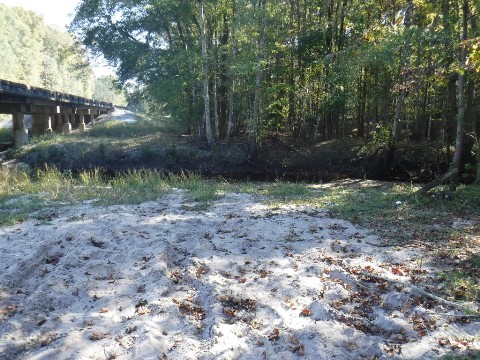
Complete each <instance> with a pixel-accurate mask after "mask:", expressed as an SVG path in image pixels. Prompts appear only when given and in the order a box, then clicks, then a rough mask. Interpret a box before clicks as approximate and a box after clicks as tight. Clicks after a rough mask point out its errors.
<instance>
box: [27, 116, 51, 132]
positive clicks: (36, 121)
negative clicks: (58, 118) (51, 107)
mask: <svg viewBox="0 0 480 360" xmlns="http://www.w3.org/2000/svg"><path fill="white" fill-rule="evenodd" d="M32 131H33V136H40V135H43V134H52V133H53V130H52V116H51V114H49V113H47V112H41V113H35V114H32Z"/></svg>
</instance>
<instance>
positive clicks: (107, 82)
mask: <svg viewBox="0 0 480 360" xmlns="http://www.w3.org/2000/svg"><path fill="white" fill-rule="evenodd" d="M0 49H2V56H1V58H0V79H4V80H10V81H14V82H19V83H24V84H27V85H30V86H37V87H41V88H45V89H49V90H55V91H59V92H63V93H67V94H73V95H78V96H82V97H86V98H96V99H99V100H102V101H109V102H115V103H117V104H118V105H125V104H126V103H125V99H124V97H123V95H122V94H121V92H120V94H118V93H119V92H118V91H117V90H116V88H115V86H114V85H113V82H114V77H113V76H101V77H99V78H97V79H96V78H95V76H94V73H93V70H92V67H91V65H90V64H89V62H88V59H87V55H86V49H85V47H84V46H83V45H81V44H79V43H78V42H76V41H75V40H74V38H73V37H72V36H71V35H70V34H68V33H67V32H66V31H61V30H59V29H56V28H53V27H51V26H48V25H45V23H44V21H43V19H42V18H41V17H40V16H39V15H37V14H35V13H34V12H32V11H28V10H25V9H23V8H20V7H9V6H7V5H4V4H1V3H0Z"/></svg>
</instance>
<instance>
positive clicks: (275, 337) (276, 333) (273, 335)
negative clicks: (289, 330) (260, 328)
mask: <svg viewBox="0 0 480 360" xmlns="http://www.w3.org/2000/svg"><path fill="white" fill-rule="evenodd" d="M279 337H280V330H279V329H278V328H275V329H273V331H272V332H271V333H270V335H268V340H270V341H277V340H278V338H279Z"/></svg>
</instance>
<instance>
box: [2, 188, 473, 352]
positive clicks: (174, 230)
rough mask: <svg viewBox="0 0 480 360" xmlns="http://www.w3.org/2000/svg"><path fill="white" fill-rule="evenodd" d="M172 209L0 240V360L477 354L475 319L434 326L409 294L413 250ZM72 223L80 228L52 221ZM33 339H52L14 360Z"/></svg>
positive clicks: (241, 209) (123, 210) (427, 282)
mask: <svg viewBox="0 0 480 360" xmlns="http://www.w3.org/2000/svg"><path fill="white" fill-rule="evenodd" d="M185 201H186V200H185V194H184V193H183V192H182V191H174V192H172V193H170V194H166V195H165V196H163V197H161V198H159V199H158V200H156V201H151V202H148V203H144V204H141V205H135V206H126V205H122V206H111V207H105V208H102V207H95V208H94V207H93V206H92V205H90V204H84V205H82V206H80V207H72V208H70V209H64V210H63V211H62V212H61V213H59V216H58V217H55V218H53V219H52V220H51V224H49V225H48V226H47V225H39V226H35V223H34V222H29V221H27V222H24V223H22V224H19V225H16V226H14V227H8V228H0V249H1V251H0V264H3V265H2V266H3V267H4V270H3V271H2V272H1V273H0V280H1V283H2V284H5V285H4V286H3V287H2V289H1V290H0V315H1V316H0V321H1V322H2V323H1V324H2V327H1V333H0V336H1V338H2V339H4V338H5V339H9V341H8V342H0V353H1V354H2V356H3V354H6V356H7V358H8V357H9V356H10V357H18V356H20V357H24V358H28V357H31V358H33V357H42V356H47V355H46V354H47V353H48V354H50V353H49V352H52V351H58V352H59V354H60V353H61V354H62V356H64V357H68V356H70V357H75V356H78V354H79V353H81V354H82V356H84V357H89V356H90V357H94V356H95V354H98V353H102V354H103V352H104V349H105V351H107V352H108V354H116V356H117V357H118V358H121V359H133V358H135V355H134V354H140V353H141V354H142V356H145V357H148V356H150V355H151V356H152V357H153V356H156V354H164V355H165V356H167V358H169V359H170V358H172V359H176V358H182V359H198V358H202V359H214V358H218V357H219V356H225V357H230V358H240V359H255V358H262V357H267V358H268V357H270V358H274V357H280V358H281V357H283V358H288V356H290V357H291V356H294V357H296V356H302V357H304V358H306V359H330V358H334V357H337V358H345V359H349V358H351V354H352V351H353V352H354V353H355V356H357V358H359V357H363V358H378V359H388V358H391V357H392V356H394V357H396V358H398V359H411V358H422V359H435V358H438V356H440V355H442V354H447V353H449V352H451V351H460V350H462V349H465V350H472V351H473V350H475V349H477V348H478V347H479V346H480V344H479V341H480V340H479V339H478V338H475V336H474V335H475V334H478V333H479V331H480V322H479V320H480V319H478V318H475V317H471V318H465V321H460V319H461V318H457V317H454V316H444V315H442V314H449V315H460V314H462V312H461V311H460V310H459V309H457V308H454V307H450V306H449V305H448V303H443V304H442V303H440V302H439V301H437V300H436V299H435V298H428V297H427V296H425V295H424V294H422V293H418V292H416V291H415V290H414V288H413V287H412V285H413V284H415V286H416V287H417V288H419V289H420V288H421V289H423V290H425V291H426V292H430V293H432V294H437V295H438V290H437V288H438V283H435V275H436V273H435V271H436V269H435V267H434V266H433V265H432V263H431V262H429V261H428V258H427V257H426V255H428V254H424V253H422V251H423V250H422V249H423V248H422V247H395V248H390V247H386V248H378V247H376V246H372V245H369V244H368V243H367V242H371V243H380V242H381V239H378V238H376V237H375V236H373V235H371V234H369V233H368V232H367V231H366V230H365V229H362V228H359V227H355V226H353V225H352V224H350V223H348V222H346V221H343V220H340V219H332V218H330V217H328V216H327V215H326V214H325V213H324V212H323V211H321V209H319V208H308V207H303V206H300V205H299V206H292V205H279V206H278V207H277V208H276V209H274V210H272V209H271V208H270V207H269V206H268V205H265V204H263V203H261V202H260V201H259V198H258V197H257V196H253V195H245V194H233V193H232V194H226V195H224V196H223V198H221V199H218V200H216V202H214V203H213V204H212V205H211V207H210V208H209V209H208V210H207V211H203V210H202V211H199V210H195V211H192V210H185V209H184V208H182V205H183V204H184V203H185ZM159 209H161V211H159ZM79 213H81V214H86V216H87V217H88V218H89V219H96V221H94V222H72V221H67V220H68V219H69V218H71V217H72V216H75V215H76V214H79ZM267 215H268V216H267ZM53 228H54V229H55V231H54V232H52V229H53ZM72 234H75V236H74V238H75V241H72V239H70V240H67V238H69V237H71V236H72ZM147 234H148V235H147ZM206 234H208V236H206ZM292 234H295V239H296V241H290V240H291V238H292ZM7 239H8V241H7ZM92 239H93V240H94V241H92ZM100 239H101V240H100ZM288 239H290V240H288ZM299 239H301V241H298V240H299ZM287 240H288V241H287ZM100 242H101V243H100ZM85 244H88V245H89V246H85ZM60 253H62V254H63V255H62V256H61V257H59V258H58V261H56V260H55V259H54V261H51V262H50V261H49V262H50V263H46V261H45V259H47V258H48V257H49V256H51V255H52V254H60ZM419 258H426V260H425V261H424V262H423V263H422V264H419V262H418V261H417V260H418V259H419ZM18 259H24V260H21V261H18ZM52 259H53V257H52ZM45 270H47V271H45ZM112 280H114V281H112ZM18 324H21V327H18V326H17V325H18ZM47 329H48V331H46V330H47ZM39 332H44V333H46V334H61V337H59V338H58V339H56V340H54V341H53V342H52V343H51V344H46V345H45V346H43V347H38V348H32V347H28V346H27V344H28V342H29V341H31V340H32V339H36V338H38V336H37V335H38V333H39ZM155 339H161V341H160V342H155V341H156V340H155ZM154 343H155V345H153V344H154ZM152 349H155V350H152ZM455 349H458V350H455ZM48 356H50V355H48Z"/></svg>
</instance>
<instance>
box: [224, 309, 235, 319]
mask: <svg viewBox="0 0 480 360" xmlns="http://www.w3.org/2000/svg"><path fill="white" fill-rule="evenodd" d="M223 312H224V313H225V315H227V316H228V317H231V318H233V317H235V310H234V309H232V308H224V309H223Z"/></svg>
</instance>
